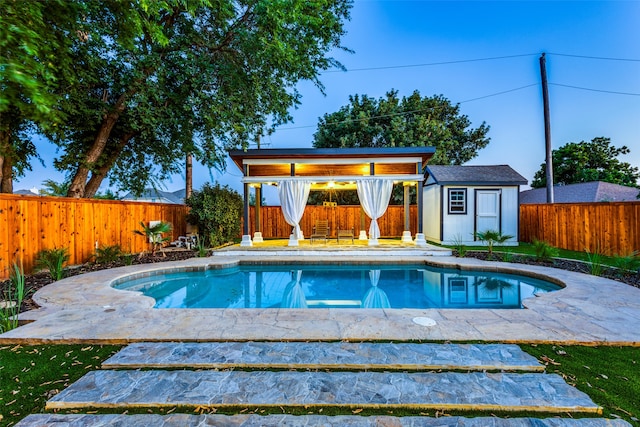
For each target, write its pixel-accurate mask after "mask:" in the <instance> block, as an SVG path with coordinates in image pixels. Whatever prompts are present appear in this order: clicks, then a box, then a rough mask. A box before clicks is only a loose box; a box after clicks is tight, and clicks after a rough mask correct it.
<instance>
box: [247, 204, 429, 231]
mask: <svg viewBox="0 0 640 427" xmlns="http://www.w3.org/2000/svg"><path fill="white" fill-rule="evenodd" d="M409 210H410V230H411V234H412V235H415V233H416V232H417V229H418V226H417V207H416V206H415V205H413V206H411V207H410V208H409ZM363 216H364V220H363V219H362V217H363ZM319 219H322V220H324V219H326V220H328V221H329V227H330V232H331V235H332V236H335V235H336V230H337V229H338V228H340V229H350V228H353V230H354V233H355V235H356V237H357V236H358V232H359V231H360V230H361V229H364V230H366V231H367V234H368V233H369V224H370V223H371V220H370V219H369V218H368V217H367V216H366V215H364V214H361V208H360V206H337V207H335V208H331V207H325V206H313V205H309V206H307V207H306V208H305V210H304V215H303V216H302V219H301V220H300V228H301V229H302V232H303V233H304V235H305V236H310V235H311V232H312V230H313V226H314V225H315V222H316V221H317V220H319ZM250 220H251V225H250V231H251V234H252V235H253V232H254V231H255V228H254V223H255V210H254V207H251V219H250ZM260 224H261V231H262V237H264V238H265V239H269V238H281V239H285V238H289V234H291V226H290V225H289V224H287V223H286V221H285V220H284V216H283V215H282V210H281V209H280V206H263V207H261V208H260ZM378 226H379V227H380V236H381V237H400V236H402V232H403V231H404V206H397V205H391V206H389V208H388V209H387V212H385V214H384V215H383V216H382V217H381V218H379V219H378Z"/></svg>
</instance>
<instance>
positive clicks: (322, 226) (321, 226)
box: [310, 219, 329, 244]
mask: <svg viewBox="0 0 640 427" xmlns="http://www.w3.org/2000/svg"><path fill="white" fill-rule="evenodd" d="M327 237H329V221H328V220H326V219H319V220H317V221H316V225H315V226H314V227H313V233H311V237H310V240H311V244H313V241H314V240H318V239H323V240H324V242H325V243H327Z"/></svg>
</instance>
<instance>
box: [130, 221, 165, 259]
mask: <svg viewBox="0 0 640 427" xmlns="http://www.w3.org/2000/svg"><path fill="white" fill-rule="evenodd" d="M140 226H141V227H142V230H134V233H136V234H138V235H141V236H145V237H146V238H147V240H148V241H149V244H150V245H151V255H152V256H155V254H156V252H157V251H158V250H159V249H160V248H161V247H162V245H163V244H164V243H165V242H168V241H169V240H171V239H170V238H169V237H164V236H163V234H164V233H169V232H171V230H172V228H171V224H169V223H168V222H164V221H159V222H157V223H154V224H153V225H151V224H150V225H146V224H145V223H144V222H142V221H140ZM140 255H142V254H140Z"/></svg>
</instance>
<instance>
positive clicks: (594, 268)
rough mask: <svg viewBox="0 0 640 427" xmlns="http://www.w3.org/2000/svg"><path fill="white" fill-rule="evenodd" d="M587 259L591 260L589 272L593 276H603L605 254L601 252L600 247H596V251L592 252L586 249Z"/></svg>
mask: <svg viewBox="0 0 640 427" xmlns="http://www.w3.org/2000/svg"><path fill="white" fill-rule="evenodd" d="M585 252H586V253H587V259H588V260H589V274H591V275H593V276H602V268H603V264H604V261H603V254H602V252H600V249H599V248H596V250H595V251H593V253H592V252H590V251H589V249H586V250H585Z"/></svg>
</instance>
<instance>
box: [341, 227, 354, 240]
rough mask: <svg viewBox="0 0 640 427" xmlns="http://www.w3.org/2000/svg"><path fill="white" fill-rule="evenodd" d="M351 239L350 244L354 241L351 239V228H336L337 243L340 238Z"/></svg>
mask: <svg viewBox="0 0 640 427" xmlns="http://www.w3.org/2000/svg"><path fill="white" fill-rule="evenodd" d="M341 238H342V239H347V240H348V239H351V244H353V243H354V241H353V239H354V237H353V228H350V229H347V230H340V229H338V244H339V243H340V239H341Z"/></svg>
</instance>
